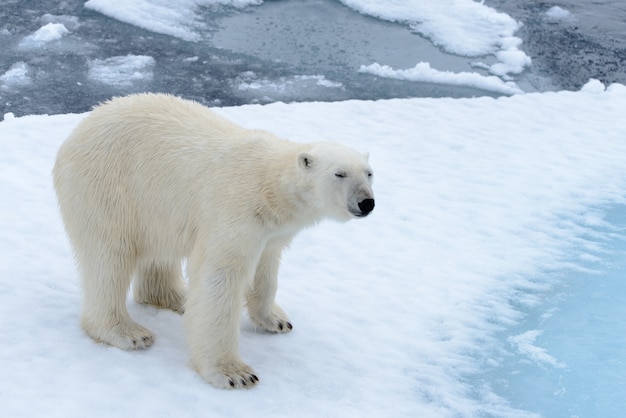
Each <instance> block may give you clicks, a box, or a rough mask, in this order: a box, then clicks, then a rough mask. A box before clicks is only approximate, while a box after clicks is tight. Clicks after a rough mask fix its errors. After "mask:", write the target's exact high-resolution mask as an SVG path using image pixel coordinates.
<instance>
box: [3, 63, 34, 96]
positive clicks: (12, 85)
mask: <svg viewBox="0 0 626 418" xmlns="http://www.w3.org/2000/svg"><path fill="white" fill-rule="evenodd" d="M28 73H29V67H28V64H26V63H25V62H22V61H20V62H16V63H15V64H13V65H12V66H11V68H9V69H8V70H7V71H6V72H5V73H4V74H2V75H0V89H2V90H11V89H18V88H20V87H25V86H28V85H30V84H31V83H32V80H31V78H30V76H29V75H28Z"/></svg>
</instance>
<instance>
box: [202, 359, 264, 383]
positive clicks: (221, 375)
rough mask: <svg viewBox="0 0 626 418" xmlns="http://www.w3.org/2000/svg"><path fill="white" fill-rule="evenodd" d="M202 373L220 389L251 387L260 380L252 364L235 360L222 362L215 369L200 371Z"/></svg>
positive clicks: (205, 378)
mask: <svg viewBox="0 0 626 418" xmlns="http://www.w3.org/2000/svg"><path fill="white" fill-rule="evenodd" d="M200 375H201V376H202V377H203V378H204V380H206V381H207V382H209V383H210V384H212V385H213V386H215V387H217V388H220V389H250V388H252V387H253V386H255V385H256V384H257V383H258V382H259V378H258V377H257V376H256V374H254V370H252V368H251V367H250V366H248V365H246V364H245V363H243V362H241V361H235V360H231V361H228V362H222V363H221V364H220V365H218V366H217V368H215V369H210V370H207V371H200Z"/></svg>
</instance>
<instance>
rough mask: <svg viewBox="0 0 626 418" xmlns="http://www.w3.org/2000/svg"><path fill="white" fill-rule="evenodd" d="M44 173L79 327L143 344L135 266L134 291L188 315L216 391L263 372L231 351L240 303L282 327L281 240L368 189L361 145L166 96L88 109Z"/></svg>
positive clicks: (352, 211)
mask: <svg viewBox="0 0 626 418" xmlns="http://www.w3.org/2000/svg"><path fill="white" fill-rule="evenodd" d="M53 174H54V183H55V188H56V191H57V195H58V198H59V205H60V208H61V213H62V215H63V220H64V222H65V226H66V230H67V233H68V235H69V238H70V241H71V244H72V246H73V248H74V251H75V254H76V259H77V262H78V266H79V269H80V273H81V276H82V279H83V290H84V299H83V313H82V320H81V321H82V326H83V328H84V329H85V331H86V332H87V333H88V334H89V335H90V336H91V337H92V338H94V339H95V340H97V341H102V342H105V343H108V344H111V345H114V346H117V347H120V348H123V349H136V348H144V347H148V346H149V345H150V344H152V342H153V339H154V337H153V335H152V333H151V332H150V331H148V330H147V329H145V328H143V327H142V326H140V325H139V324H137V323H136V322H134V321H133V320H132V319H131V318H130V316H129V315H128V312H127V309H126V295H127V292H128V289H129V286H130V283H131V278H132V277H133V276H134V277H135V282H134V295H135V299H136V301H137V302H139V303H145V304H152V305H156V306H159V307H163V308H169V309H172V310H174V311H178V312H181V313H182V312H183V311H184V312H185V315H184V322H185V326H186V331H187V336H188V342H189V346H190V351H191V363H192V365H193V367H194V368H195V369H196V370H197V371H198V373H200V375H201V376H202V377H203V378H204V379H206V380H207V381H208V382H210V383H212V384H214V385H215V386H217V387H222V388H230V387H243V386H246V387H249V386H251V385H254V384H255V383H256V382H257V381H258V379H257V377H256V376H255V375H254V372H253V370H252V369H251V368H250V367H248V366H247V365H246V364H245V363H243V361H242V360H241V359H240V358H239V354H238V338H239V330H238V327H239V324H240V318H241V310H242V305H243V301H244V300H247V306H248V312H249V315H250V317H251V319H252V320H253V321H254V322H255V323H257V324H258V325H259V326H261V327H262V328H264V329H266V330H268V331H272V332H287V331H289V330H290V329H291V324H290V323H289V320H288V318H287V315H286V314H285V313H284V312H283V311H282V309H280V308H279V307H278V306H277V305H276V304H275V303H274V297H275V295H276V287H277V273H278V267H279V263H280V255H281V252H282V250H283V248H284V247H285V246H286V245H288V244H289V242H290V241H291V239H292V238H293V236H294V235H295V234H296V233H297V232H298V231H299V230H300V229H302V228H304V227H306V226H309V225H312V224H314V223H315V222H317V221H319V220H321V219H322V218H333V219H336V220H340V221H345V220H348V219H351V218H353V217H355V216H361V215H364V214H362V213H360V210H359V202H361V201H363V199H373V193H372V189H371V180H372V178H371V169H370V167H369V165H368V163H367V155H362V154H359V153H357V152H355V151H353V150H351V149H349V148H345V147H342V146H340V145H336V144H331V143H314V144H297V143H293V142H289V141H285V140H282V139H278V138H276V137H274V136H272V135H271V134H269V133H267V132H263V131H257V130H247V129H243V128H241V127H239V126H237V125H235V124H233V123H231V122H229V121H227V120H226V119H224V118H221V117H220V116H218V115H216V114H215V113H213V112H212V111H210V110H209V109H207V108H206V107H203V106H201V105H199V104H197V103H194V102H190V101H185V100H182V99H178V98H175V97H173V96H168V95H154V94H141V95H133V96H128V97H125V98H117V99H114V100H112V101H110V102H108V103H105V104H104V105H102V106H100V107H98V108H96V109H95V110H94V111H93V112H92V113H91V115H89V116H88V117H87V118H86V119H85V120H84V121H83V122H82V123H81V124H80V125H79V126H78V127H77V128H76V129H75V130H74V132H73V133H72V134H71V136H70V137H69V138H68V139H67V141H66V142H65V143H64V144H63V145H62V146H61V148H60V150H59V153H58V158H57V162H56V165H55V167H54V172H53ZM337 175H339V177H338V176H337ZM371 203H372V204H373V200H371ZM183 258H187V259H188V263H187V268H188V272H187V273H188V276H189V288H188V289H187V290H186V291H185V288H184V283H183V280H182V272H181V260H182V259H183ZM185 293H186V294H187V298H186V301H185V296H184V295H185Z"/></svg>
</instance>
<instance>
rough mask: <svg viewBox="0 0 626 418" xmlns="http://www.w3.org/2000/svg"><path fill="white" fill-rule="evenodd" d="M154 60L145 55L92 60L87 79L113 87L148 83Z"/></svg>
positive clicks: (151, 75)
mask: <svg viewBox="0 0 626 418" xmlns="http://www.w3.org/2000/svg"><path fill="white" fill-rule="evenodd" d="M154 63H155V61H154V58H152V57H150V56H146V55H126V56H118V57H111V58H106V59H103V60H100V59H94V60H92V61H90V62H89V73H88V77H89V78H90V79H91V80H94V81H99V82H101V83H104V84H107V85H109V86H114V87H130V86H132V85H133V84H134V83H137V82H142V81H150V80H151V79H152V77H153V74H152V68H153V67H154Z"/></svg>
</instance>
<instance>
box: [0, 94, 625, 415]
mask: <svg viewBox="0 0 626 418" xmlns="http://www.w3.org/2000/svg"><path fill="white" fill-rule="evenodd" d="M624 109H626V87H624V86H621V85H613V86H610V87H609V88H607V89H606V90H605V89H604V87H603V86H602V85H600V84H599V83H597V82H591V83H590V84H588V85H587V86H586V87H585V89H584V90H583V91H581V92H577V93H572V92H560V93H546V94H526V95H518V96H513V97H509V98H501V99H497V100H496V99H490V98H480V99H463V100H452V99H415V100H391V101H379V102H359V101H351V102H342V103H332V104H328V103H303V104H291V105H286V104H280V103H277V104H273V105H268V106H244V107H238V108H221V109H217V111H218V112H219V113H220V114H223V115H225V116H227V117H229V118H231V119H232V120H234V121H235V122H238V123H240V124H242V125H245V126H248V127H255V128H263V129H267V130H270V131H272V132H273V133H275V134H278V135H280V136H284V137H287V138H290V139H293V140H297V141H314V140H322V139H327V140H333V141H337V142H340V143H344V144H347V145H350V146H353V147H355V148H358V149H361V150H368V151H369V152H370V162H371V164H372V166H373V168H374V171H375V182H374V188H375V192H376V197H377V202H376V203H377V206H376V210H375V211H374V213H373V214H372V215H371V216H370V217H368V218H367V219H364V220H355V221H352V222H350V223H348V224H345V225H344V224H334V223H324V224H322V225H320V226H318V227H316V228H314V229H311V230H307V231H305V232H304V233H303V234H302V235H300V236H299V237H298V238H297V239H296V241H295V242H294V243H293V245H292V247H291V248H290V250H289V251H288V252H287V253H286V255H285V257H284V262H283V266H282V270H281V273H280V286H279V287H280V290H279V294H278V301H279V303H280V304H281V306H282V307H283V308H284V309H285V310H286V311H287V312H288V313H289V315H290V318H291V319H292V320H293V323H294V327H295V328H294V331H293V332H292V333H290V334H288V335H269V334H265V333H262V332H259V331H257V330H256V329H255V328H254V327H253V326H252V324H251V323H250V322H249V321H248V320H247V319H246V320H245V321H243V323H242V339H241V353H242V356H243V358H244V359H245V360H246V361H247V362H248V363H249V364H250V365H251V366H253V367H254V368H255V370H256V371H257V374H258V375H259V377H260V378H261V382H260V384H259V385H258V387H256V388H255V389H253V390H250V391H220V390H216V389H214V388H212V387H211V386H209V385H208V384H206V383H204V382H203V381H202V380H201V379H200V378H199V377H198V376H197V375H196V374H195V373H194V372H193V371H192V370H191V369H190V368H189V367H188V366H187V353H186V348H185V342H184V334H183V330H182V324H181V318H180V317H179V316H177V315H176V314H174V313H171V312H164V311H158V310H156V309H153V308H148V307H143V306H137V305H136V304H134V303H133V302H131V301H129V309H130V312H131V315H133V317H134V318H135V319H136V320H138V321H139V322H140V323H142V324H143V325H146V326H147V327H149V328H150V329H151V330H152V331H154V332H155V334H156V342H155V345H154V346H153V347H152V348H150V349H149V350H146V351H141V352H123V351H120V350H118V349H115V348H110V347H106V346H104V345H99V344H96V343H94V342H93V341H91V340H90V339H89V338H88V337H87V336H85V335H84V333H83V332H82V331H81V330H80V328H79V325H78V316H79V307H80V286H79V281H78V278H77V275H76V270H75V268H74V266H73V261H72V256H71V252H70V249H69V247H68V243H67V240H66V238H65V236H64V233H63V227H62V225H61V222H60V219H59V216H58V213H57V209H56V200H55V197H54V193H53V190H52V185H51V177H50V170H51V168H52V165H53V162H54V157H55V153H56V150H57V149H58V146H59V145H60V144H61V142H62V141H63V140H64V138H65V137H66V136H67V135H68V134H69V132H70V131H71V129H72V128H73V127H74V126H75V125H76V124H77V123H78V122H79V121H80V119H81V118H82V117H83V115H60V116H28V117H23V118H12V117H11V116H10V115H7V117H5V121H4V122H2V123H0V196H2V198H1V200H0V231H2V232H1V238H0V330H2V332H0V359H2V360H1V361H2V372H1V373H0V405H2V407H1V408H2V415H3V416H7V417H8V416H10V417H39V416H48V417H64V418H66V417H83V416H95V417H100V416H101V417H110V416H122V415H131V414H132V415H133V416H140V417H141V416H156V417H167V416H173V417H197V416H245V415H248V414H252V413H254V414H255V415H257V416H284V417H292V416H299V417H323V416H371V417H387V416H394V417H453V416H454V417H458V416H463V417H473V416H506V417H513V416H532V414H531V413H530V412H526V411H519V410H516V409H515V408H513V407H512V406H511V405H509V404H508V403H507V400H506V399H502V398H499V397H498V396H496V395H495V391H494V385H495V382H491V381H485V380H483V379H477V378H476V376H477V375H478V374H479V372H480V371H481V370H483V369H484V368H485V367H493V366H495V365H498V364H499V363H500V362H502V356H503V353H504V352H505V351H507V350H508V351H510V350H511V349H512V348H511V344H510V343H509V342H508V341H507V337H506V332H507V329H509V328H510V327H512V326H513V325H514V324H516V323H517V322H518V321H519V320H520V319H521V312H520V309H521V308H523V307H526V306H531V305H532V304H534V303H537V300H538V297H539V295H541V293H542V292H544V291H546V290H547V289H549V287H550V286H551V285H552V284H553V283H554V281H555V280H556V278H555V276H554V275H553V274H551V273H553V272H555V271H564V270H565V271H566V270H568V269H576V268H579V267H580V266H582V265H583V264H584V263H587V262H588V260H589V259H591V258H592V256H597V255H601V250H602V247H601V245H600V238H599V237H597V236H595V238H594V235H593V234H590V231H591V230H592V228H593V227H594V226H596V225H598V223H599V222H602V213H603V208H605V207H606V206H607V205H609V204H614V203H624V202H625V200H626V199H625V197H626V193H625V190H626V164H625V162H626V125H624V124H623V122H622V121H623V113H624ZM526 336H527V337H528V338H527V339H526V341H525V342H526V343H529V344H530V345H531V346H532V344H531V343H533V341H534V340H533V338H532V337H533V335H530V334H527V335H526ZM529 339H530V340H529ZM531 340H532V341H531ZM518 342H519V343H520V344H521V343H524V341H521V340H519V341H518ZM527 345H528V344H527ZM518 346H519V344H518ZM509 354H511V353H509ZM544 354H545V356H548V357H545V356H544V357H543V358H544V359H545V358H552V359H554V363H553V364H552V365H551V364H550V362H548V363H546V364H547V365H546V367H559V366H560V363H559V359H558V358H554V357H551V353H549V352H544ZM516 355H523V353H520V352H518V353H517V354H516Z"/></svg>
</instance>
